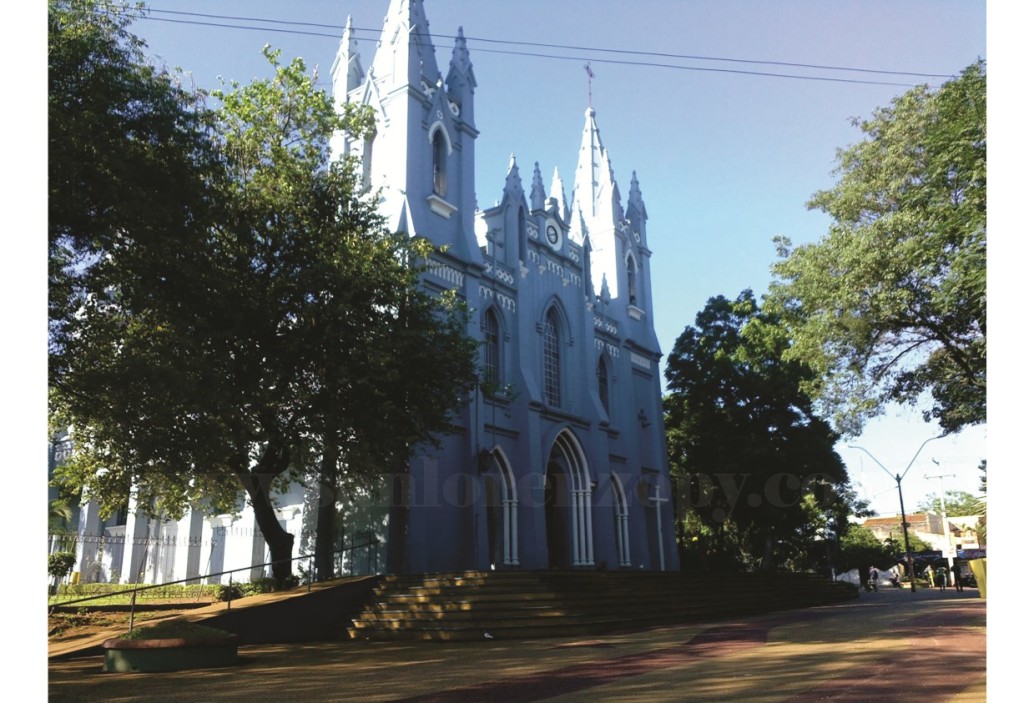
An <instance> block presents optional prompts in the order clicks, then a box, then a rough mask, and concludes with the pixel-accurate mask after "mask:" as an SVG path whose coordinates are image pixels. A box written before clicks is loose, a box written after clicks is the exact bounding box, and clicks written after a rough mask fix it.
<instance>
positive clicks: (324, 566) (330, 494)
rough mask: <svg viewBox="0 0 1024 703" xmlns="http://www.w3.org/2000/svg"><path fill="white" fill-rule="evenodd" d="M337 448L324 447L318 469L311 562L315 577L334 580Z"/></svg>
mask: <svg viewBox="0 0 1024 703" xmlns="http://www.w3.org/2000/svg"><path fill="white" fill-rule="evenodd" d="M337 457H338V448H337V447H336V446H334V447H324V457H323V463H322V464H321V467H320V502H319V504H318V507H317V512H316V548H315V555H314V557H313V561H314V562H315V563H316V577H317V580H318V581H320V580H322V579H332V578H334V530H335V516H336V515H337V513H338V511H337V507H336V506H337V502H338V490H337V488H335V486H334V476H335V475H336V470H335V469H336V467H337Z"/></svg>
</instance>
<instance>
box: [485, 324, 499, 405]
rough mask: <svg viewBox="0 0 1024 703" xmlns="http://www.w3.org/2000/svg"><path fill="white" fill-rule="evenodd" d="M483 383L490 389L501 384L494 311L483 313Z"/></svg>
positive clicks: (496, 325)
mask: <svg viewBox="0 0 1024 703" xmlns="http://www.w3.org/2000/svg"><path fill="white" fill-rule="evenodd" d="M483 333H484V382H485V383H486V384H488V385H489V386H492V387H497V386H498V385H499V384H500V383H501V356H500V354H501V349H500V346H499V342H500V337H499V334H500V333H499V328H498V316H497V315H495V314H494V310H492V309H488V310H487V312H485V313H484V320H483Z"/></svg>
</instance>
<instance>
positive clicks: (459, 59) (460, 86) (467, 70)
mask: <svg viewBox="0 0 1024 703" xmlns="http://www.w3.org/2000/svg"><path fill="white" fill-rule="evenodd" d="M445 82H446V83H447V84H448V95H449V97H451V99H452V100H454V101H455V102H456V103H457V104H458V117H459V119H461V120H462V121H463V122H465V123H466V124H468V125H470V126H473V124H474V122H473V119H474V118H473V94H474V93H475V92H476V76H475V75H474V74H473V62H472V61H470V60H469V49H467V48H466V36H465V35H464V34H463V33H462V27H459V33H458V36H456V37H455V48H454V49H452V60H451V64H449V66H448V77H447V78H446V79H445Z"/></svg>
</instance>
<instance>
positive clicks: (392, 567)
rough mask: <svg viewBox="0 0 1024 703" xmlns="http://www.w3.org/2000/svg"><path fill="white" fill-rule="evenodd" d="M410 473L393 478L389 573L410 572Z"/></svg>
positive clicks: (389, 526)
mask: <svg viewBox="0 0 1024 703" xmlns="http://www.w3.org/2000/svg"><path fill="white" fill-rule="evenodd" d="M408 479H409V473H408V471H404V472H401V473H396V474H392V476H391V505H390V510H389V511H388V512H389V517H388V572H389V573H392V574H406V573H408V572H409V558H408V546H407V533H408V530H409V501H408V491H409V480H408Z"/></svg>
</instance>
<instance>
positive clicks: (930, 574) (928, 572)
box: [924, 564, 935, 588]
mask: <svg viewBox="0 0 1024 703" xmlns="http://www.w3.org/2000/svg"><path fill="white" fill-rule="evenodd" d="M924 575H925V576H926V577H927V578H928V585H929V586H931V587H932V588H935V569H933V568H932V565H931V564H929V565H928V566H926V567H924Z"/></svg>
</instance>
